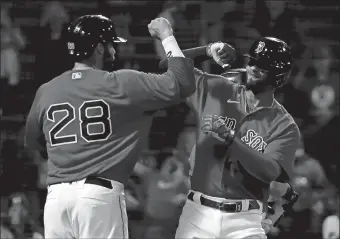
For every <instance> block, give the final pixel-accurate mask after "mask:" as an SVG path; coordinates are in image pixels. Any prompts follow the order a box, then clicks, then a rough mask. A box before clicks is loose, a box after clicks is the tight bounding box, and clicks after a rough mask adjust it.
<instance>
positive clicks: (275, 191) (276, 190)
mask: <svg viewBox="0 0 340 239" xmlns="http://www.w3.org/2000/svg"><path fill="white" fill-rule="evenodd" d="M289 187H290V186H289V184H288V183H280V182H276V181H272V182H271V183H270V187H269V194H270V196H271V197H272V198H274V200H280V198H281V197H282V196H283V195H285V193H286V192H287V190H288V188H289Z"/></svg>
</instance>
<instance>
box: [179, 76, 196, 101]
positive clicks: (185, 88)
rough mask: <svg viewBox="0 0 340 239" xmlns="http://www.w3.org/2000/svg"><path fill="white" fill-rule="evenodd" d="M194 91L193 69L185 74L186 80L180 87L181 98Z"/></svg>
mask: <svg viewBox="0 0 340 239" xmlns="http://www.w3.org/2000/svg"><path fill="white" fill-rule="evenodd" d="M195 91H196V83H195V76H194V73H193V71H191V74H188V75H187V82H186V84H183V85H182V87H181V98H186V97H189V96H191V95H192V94H193V93H194V92H195Z"/></svg>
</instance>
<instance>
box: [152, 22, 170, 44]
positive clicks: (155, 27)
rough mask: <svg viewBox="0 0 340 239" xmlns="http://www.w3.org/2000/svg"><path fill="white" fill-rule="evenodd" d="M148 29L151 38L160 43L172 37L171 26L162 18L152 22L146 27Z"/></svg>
mask: <svg viewBox="0 0 340 239" xmlns="http://www.w3.org/2000/svg"><path fill="white" fill-rule="evenodd" d="M148 29H149V33H150V35H151V36H152V37H154V38H157V39H159V40H161V41H163V40H164V39H165V38H167V37H169V36H172V35H173V31H172V27H171V24H170V22H169V21H168V20H167V19H166V18H164V17H158V18H156V19H154V20H152V21H151V22H150V23H149V25H148Z"/></svg>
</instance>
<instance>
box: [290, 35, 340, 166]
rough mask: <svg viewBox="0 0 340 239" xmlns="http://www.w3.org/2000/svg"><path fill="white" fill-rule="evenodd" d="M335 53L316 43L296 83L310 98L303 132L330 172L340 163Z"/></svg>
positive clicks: (337, 78)
mask: <svg viewBox="0 0 340 239" xmlns="http://www.w3.org/2000/svg"><path fill="white" fill-rule="evenodd" d="M332 52H333V50H332V48H331V47H329V46H328V45H327V44H325V43H323V42H318V41H314V45H311V46H310V47H308V49H307V51H306V56H305V57H306V58H305V64H306V65H305V67H304V69H302V70H301V72H300V76H299V77H297V78H300V79H297V80H296V87H297V88H299V89H301V90H302V91H304V92H306V93H307V95H308V98H309V108H308V111H309V115H310V117H309V119H308V120H307V121H306V122H305V123H304V125H305V126H304V129H303V134H304V135H305V145H306V150H307V151H308V152H309V153H310V154H311V155H312V156H313V157H315V158H317V159H319V160H320V162H321V163H322V164H323V166H324V167H325V168H326V170H327V171H328V170H329V165H330V164H338V160H339V154H340V151H339V144H340V135H339V132H340V125H339V124H340V122H339V102H340V97H339V96H340V92H339V87H340V82H339V70H338V68H337V65H336V62H335V57H334V55H333V53H332ZM320 139H322V140H320ZM326 155H327V156H326ZM325 156H326V157H325Z"/></svg>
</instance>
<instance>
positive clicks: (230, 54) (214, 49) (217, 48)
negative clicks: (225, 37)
mask: <svg viewBox="0 0 340 239" xmlns="http://www.w3.org/2000/svg"><path fill="white" fill-rule="evenodd" d="M207 55H208V56H210V57H212V58H213V59H214V61H215V62H216V63H217V64H219V65H220V66H222V67H223V68H229V67H230V64H231V63H233V62H234V61H235V59H236V50H235V49H234V48H233V47H232V46H230V45H229V44H227V43H223V42H215V43H212V44H209V45H208V47H207Z"/></svg>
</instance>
